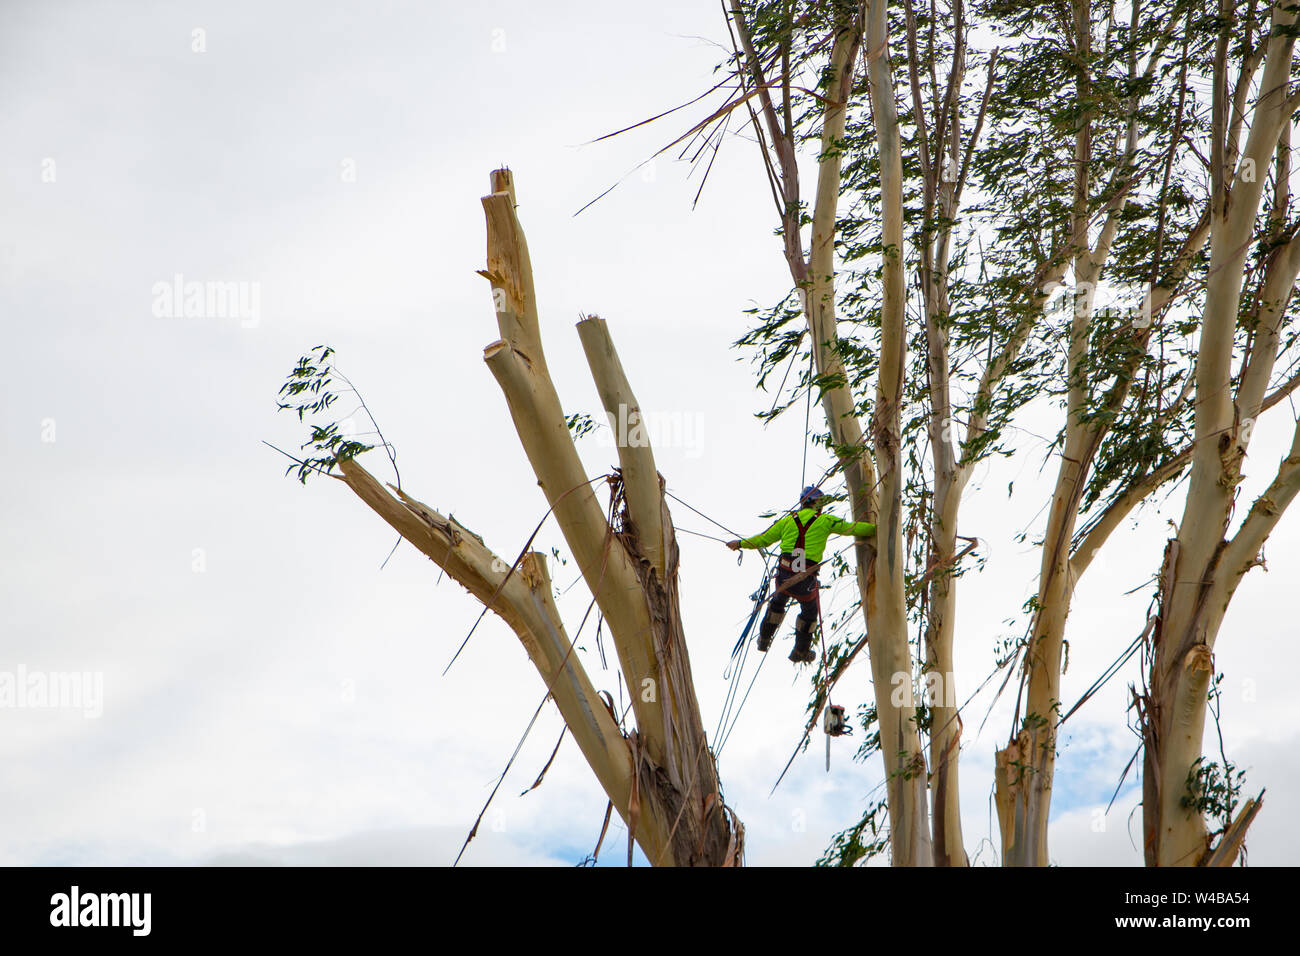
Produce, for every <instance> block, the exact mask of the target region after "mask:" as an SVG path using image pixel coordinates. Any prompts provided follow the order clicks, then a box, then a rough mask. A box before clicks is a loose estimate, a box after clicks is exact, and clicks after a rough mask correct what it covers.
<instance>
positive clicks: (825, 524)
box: [727, 485, 876, 664]
mask: <svg viewBox="0 0 1300 956" xmlns="http://www.w3.org/2000/svg"><path fill="white" fill-rule="evenodd" d="M827 500H828V499H827V496H826V495H825V494H824V493H823V492H822V490H821V489H820V488H818V487H817V486H816V485H809V486H808V487H807V488H805V489H804V490H803V493H802V494H800V495H799V506H798V508H797V510H795V511H792V512H790V513H789V514H786V515H782V516H781V517H780V518H778V519H777V520H776V521H775V522H774V523H773V524H772V527H770V528H768V529H767V530H766V531H764V532H763V533H762V534H760V535H756V536H755V537H753V538H741V539H740V540H738V541H728V542H727V547H728V548H730V549H731V550H732V551H736V550H738V549H740V548H762V547H765V546H766V545H769V544H774V543H775V542H777V541H780V542H781V560H780V563H779V565H778V566H777V569H776V591H775V592H774V593H773V595H772V600H771V601H770V602H769V603H768V606H767V616H766V617H765V618H763V623H762V624H761V625H760V626H759V630H758V649H759V650H760V651H764V652H766V651H767V649H768V648H769V647H771V646H772V638H773V637H774V636H775V635H776V632H777V630H778V629H779V628H780V627H781V622H782V621H783V620H784V619H785V608H786V605H787V604H788V603H789V601H790V598H794V599H795V600H796V601H798V602H799V617H798V618H797V619H796V620H795V622H794V650H792V651H791V652H790V660H792V661H794V662H795V663H796V664H810V663H812V662H813V661H814V660H815V659H816V657H817V652H816V651H814V650H813V649H812V640H813V626H814V625H815V624H816V623H817V619H818V597H817V591H818V582H817V571H818V570H819V569H820V567H821V559H822V553H823V552H824V551H825V550H826V539H827V538H829V537H830V536H831V535H833V534H850V535H853V536H854V537H857V538H869V537H871V536H872V535H873V534H875V533H876V526H875V525H874V524H872V523H871V522H869V521H857V522H853V521H845V520H844V519H843V518H837V517H836V516H835V515H828V514H822V508H823V507H824V506H825V505H826V502H827Z"/></svg>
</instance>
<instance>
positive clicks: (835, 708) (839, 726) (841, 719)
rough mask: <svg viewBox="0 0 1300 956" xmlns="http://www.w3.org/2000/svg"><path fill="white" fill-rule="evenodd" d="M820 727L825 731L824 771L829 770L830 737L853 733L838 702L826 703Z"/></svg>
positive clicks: (851, 726)
mask: <svg viewBox="0 0 1300 956" xmlns="http://www.w3.org/2000/svg"><path fill="white" fill-rule="evenodd" d="M822 729H823V730H824V731H826V772H827V773H830V772H831V738H832V737H845V736H848V735H849V734H851V733H853V725H852V724H850V723H849V718H848V716H847V715H846V714H845V712H844V708H843V707H840V706H839V705H838V704H831V703H828V704H827V705H826V711H825V713H824V714H823V716H822Z"/></svg>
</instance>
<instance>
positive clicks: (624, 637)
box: [340, 169, 744, 866]
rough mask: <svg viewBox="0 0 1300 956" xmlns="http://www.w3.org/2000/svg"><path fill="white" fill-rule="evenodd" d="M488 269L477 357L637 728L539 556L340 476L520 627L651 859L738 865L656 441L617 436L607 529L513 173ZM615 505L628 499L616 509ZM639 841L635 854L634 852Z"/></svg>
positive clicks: (487, 203)
mask: <svg viewBox="0 0 1300 956" xmlns="http://www.w3.org/2000/svg"><path fill="white" fill-rule="evenodd" d="M483 207H484V211H485V214H486V217H487V233H488V264H487V268H486V269H485V270H483V271H482V275H484V277H486V278H487V279H488V280H489V281H490V282H491V283H492V298H493V303H494V306H495V309H496V314H497V324H498V327H499V331H500V334H501V339H500V340H499V341H496V342H493V343H492V344H491V345H489V346H488V347H487V348H486V349H485V350H484V361H485V362H486V363H487V365H488V368H489V369H490V370H491V371H492V373H493V375H494V376H495V377H496V379H497V382H498V384H499V385H500V386H501V390H502V392H503V393H504V395H505V398H506V402H507V405H508V406H509V409H510V414H511V417H512V419H513V420H514V424H515V430H516V432H517V433H518V436H519V440H520V442H521V443H522V444H523V446H524V450H525V452H526V453H527V455H528V460H529V462H530V463H531V465H532V467H533V471H534V472H535V474H536V475H537V479H538V484H539V485H540V486H541V488H542V491H543V492H544V494H545V495H546V499H547V501H548V502H549V504H550V506H551V513H553V514H554V515H555V518H556V522H557V523H558V524H559V526H560V530H561V531H562V532H563V534H564V537H565V540H566V541H567V542H568V545H569V548H570V550H571V551H572V553H573V556H574V559H575V561H576V562H577V564H578V566H579V568H580V569H581V571H582V574H583V577H584V578H585V580H586V583H587V585H588V587H589V589H590V590H591V592H592V595H593V597H594V599H595V602H596V604H597V605H598V606H599V608H600V611H601V613H602V614H603V615H604V620H605V624H606V625H607V627H608V630H609V633H610V635H611V637H612V640H613V643H614V646H615V648H616V650H617V653H618V658H619V663H620V667H621V669H622V673H623V678H624V681H625V682H626V684H627V687H628V689H629V692H630V694H631V698H632V702H631V706H632V710H633V712H634V713H635V715H636V724H637V729H636V730H634V731H632V732H631V734H630V735H627V736H625V735H624V734H623V732H622V731H621V730H620V729H619V727H618V722H617V721H616V720H615V717H614V715H613V714H612V712H611V710H610V708H609V706H608V705H607V704H606V703H605V701H604V700H602V699H601V698H600V696H599V695H598V694H597V693H596V691H595V690H594V688H593V687H592V685H591V682H590V679H589V678H588V677H587V675H586V673H585V671H584V670H583V668H582V664H581V662H580V660H579V659H578V658H577V657H576V656H574V655H573V654H572V647H571V644H570V642H569V641H568V640H567V639H566V638H565V637H564V628H563V624H562V623H561V622H560V618H559V614H558V612H557V610H556V608H555V605H554V603H553V601H552V599H551V584H550V579H549V578H548V577H547V574H546V566H545V562H544V559H543V558H542V557H541V555H539V554H528V555H524V556H523V557H522V558H521V560H520V562H519V565H518V567H517V568H513V569H512V568H511V566H510V565H508V564H506V563H505V562H504V561H502V560H501V559H499V558H497V557H495V556H494V555H492V554H491V552H489V551H488V550H487V549H486V548H485V547H484V546H483V544H482V541H481V540H480V539H478V538H477V537H476V536H475V535H473V534H472V533H471V532H469V531H467V530H466V529H465V528H464V527H463V526H460V525H458V524H456V523H455V522H454V521H452V520H450V519H447V518H444V517H442V516H441V515H438V514H437V513H436V512H433V511H432V510H431V509H429V508H428V507H427V506H425V505H422V504H420V503H419V502H417V501H415V500H414V499H412V498H409V496H407V495H405V494H403V493H401V492H398V494H399V498H400V500H399V499H398V498H394V497H393V496H392V495H389V494H388V493H387V492H385V491H384V490H383V488H381V487H380V486H379V484H378V483H377V482H376V481H375V480H374V479H373V478H372V477H371V476H370V475H369V474H368V473H367V472H366V471H365V469H363V468H362V467H361V466H360V465H359V464H357V463H356V462H354V461H342V462H340V467H341V469H342V472H343V480H344V481H346V482H347V484H348V486H349V487H350V488H352V490H353V491H354V492H356V494H357V495H358V496H359V497H360V498H361V499H362V500H363V501H365V502H366V504H367V505H369V506H370V507H371V508H372V509H373V510H374V511H375V512H376V513H378V514H379V515H380V516H381V517H383V518H384V519H385V520H386V521H387V522H388V523H389V524H390V525H392V526H393V527H394V528H395V529H397V531H398V532H399V533H401V535H402V536H403V537H404V538H406V540H408V541H410V542H411V543H412V544H414V545H415V546H416V547H417V548H419V549H420V550H421V551H422V552H424V553H425V554H426V555H427V556H428V557H430V558H431V559H432V560H433V561H435V562H436V563H437V564H439V565H440V566H441V567H443V568H444V569H445V570H446V571H447V573H448V574H449V575H451V577H453V578H454V579H455V580H457V581H459V582H460V583H461V584H462V585H464V586H465V587H466V588H467V589H469V590H470V592H471V593H473V594H474V595H475V597H477V598H478V599H479V600H480V601H483V602H484V604H485V605H486V606H487V607H489V608H491V609H492V610H493V611H495V612H496V613H497V614H498V615H500V616H501V617H502V618H503V619H504V620H505V621H506V622H507V623H508V624H509V625H510V626H511V627H512V628H513V629H514V631H515V633H516V634H517V635H518V636H519V638H520V640H521V641H522V643H523V644H524V647H525V650H527V652H528V654H529V657H530V658H531V659H532V660H533V663H534V665H535V666H536V667H537V669H538V671H539V673H541V675H542V677H543V679H544V680H545V681H546V682H547V689H548V692H549V693H550V695H551V696H552V698H553V699H554V700H555V702H556V705H557V706H558V707H559V709H560V712H561V714H562V715H563V717H564V720H565V724H566V726H567V727H568V728H569V730H570V731H571V732H572V733H573V736H574V739H575V740H576V741H577V742H578V745H579V747H580V749H581V750H582V752H583V755H584V757H586V758H587V761H588V763H589V764H590V765H591V767H592V770H593V771H594V772H595V774H596V777H597V779H598V780H599V781H600V783H601V786H602V787H603V788H604V790H605V792H606V794H608V796H609V799H610V801H611V802H612V803H613V805H614V806H615V808H617V809H618V811H619V813H620V815H622V817H623V819H624V820H625V821H626V822H627V825H628V829H629V831H630V832H631V834H632V835H633V836H634V837H635V839H636V840H637V842H638V843H639V844H640V845H641V848H642V849H643V850H644V851H645V854H646V856H647V858H648V859H649V860H650V862H651V863H652V864H655V865H668V866H688V865H712V866H732V865H739V864H740V863H741V862H742V860H743V853H744V828H743V827H742V826H741V824H740V821H739V820H737V819H736V818H735V816H734V814H732V812H731V810H730V808H728V807H726V806H725V805H724V804H723V801H722V795H721V791H720V789H719V785H718V778H717V768H716V765H715V763H714V759H713V754H712V752H711V751H710V750H709V748H708V743H707V740H706V737H705V733H704V727H703V721H702V719H701V717H700V711H699V704H698V701H697V700H696V696H695V686H694V682H693V680H692V677H691V669H690V659H689V656H688V654H687V650H686V642H685V637H684V633H683V629H682V623H681V612H680V608H679V603H678V591H677V571H678V552H677V542H676V537H675V535H674V533H673V529H672V520H671V517H670V515H669V513H668V507H667V504H666V502H665V499H664V495H663V484H662V478H661V477H660V475H659V474H658V472H657V471H656V469H655V464H654V457H653V452H652V450H651V449H650V448H649V447H648V445H644V446H643V445H640V444H633V443H627V442H623V443H621V444H620V445H619V448H618V454H619V460H620V465H621V468H619V469H617V470H616V472H615V475H614V476H613V477H612V478H611V479H609V485H610V487H611V488H612V489H613V494H614V524H613V525H611V524H610V522H609V521H608V520H606V515H605V509H604V508H603V507H602V506H601V504H600V503H599V502H598V501H597V499H596V494H595V492H594V491H593V489H592V479H589V478H588V476H587V475H586V473H585V472H584V471H583V468H582V464H581V461H580V460H579V458H578V453H577V449H576V448H575V447H574V445H573V440H572V437H571V436H570V433H569V429H568V424H567V420H566V418H565V416H564V414H563V412H562V410H561V406H560V401H559V397H558V395H557V394H556V391H555V386H554V384H553V383H552V381H551V378H550V375H549V373H548V371H547V366H546V359H545V354H544V352H543V351H542V342H541V336H540V332H539V325H538V318H537V305H536V301H535V298H534V292H533V277H532V270H531V266H530V264H529V257H528V248H527V245H526V243H525V241H524V236H523V230H522V228H521V227H520V225H519V221H518V218H517V217H516V215H515V194H514V183H513V178H512V176H511V174H510V172H509V171H508V170H504V169H502V170H496V171H495V172H493V174H492V193H491V195H488V196H485V197H484V198H483ZM579 332H580V335H581V337H582V340H583V345H584V347H585V349H586V351H587V356H588V360H589V364H590V366H591V369H592V374H593V377H594V378H595V380H596V384H597V388H598V390H599V392H600V395H601V399H602V401H603V402H604V403H605V405H606V408H607V409H608V410H610V411H612V412H614V413H615V414H617V412H618V406H619V405H623V406H624V407H625V408H630V409H638V408H639V406H638V404H637V402H636V399H635V397H634V396H633V395H632V392H631V388H630V386H629V385H628V382H627V379H626V377H625V375H624V373H623V369H622V365H621V364H620V363H619V361H618V356H617V353H616V352H615V351H614V346H613V342H612V341H611V339H610V337H609V333H608V330H607V329H606V327H605V323H604V322H603V321H602V320H600V319H596V318H590V319H585V320H584V321H583V322H582V323H580V324H579ZM620 506H621V507H620ZM629 852H630V851H629Z"/></svg>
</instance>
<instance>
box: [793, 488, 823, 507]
mask: <svg viewBox="0 0 1300 956" xmlns="http://www.w3.org/2000/svg"><path fill="white" fill-rule="evenodd" d="M825 497H826V492H824V491H822V490H821V489H820V488H818V487H817V486H816V485H809V486H808V487H807V488H805V489H804V490H803V491H801V492H800V493H799V503H800V504H804V503H806V502H816V501H817V500H818V499H819V498H825Z"/></svg>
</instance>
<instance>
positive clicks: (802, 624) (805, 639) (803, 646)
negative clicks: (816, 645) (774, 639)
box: [790, 617, 817, 664]
mask: <svg viewBox="0 0 1300 956" xmlns="http://www.w3.org/2000/svg"><path fill="white" fill-rule="evenodd" d="M812 639H813V624H812V621H809V620H807V619H806V618H802V617H800V618H796V619H795V622H794V650H792V651H791V652H790V660H792V661H794V662H795V663H796V664H811V663H812V662H813V661H815V660H816V659H817V652H816V651H814V650H813V648H812Z"/></svg>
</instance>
